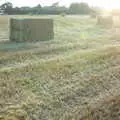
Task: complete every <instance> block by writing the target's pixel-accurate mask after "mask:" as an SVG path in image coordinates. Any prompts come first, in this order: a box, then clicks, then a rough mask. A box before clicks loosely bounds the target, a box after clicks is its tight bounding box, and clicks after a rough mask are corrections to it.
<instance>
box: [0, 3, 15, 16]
mask: <svg viewBox="0 0 120 120" xmlns="http://www.w3.org/2000/svg"><path fill="white" fill-rule="evenodd" d="M0 8H1V10H3V11H4V13H5V14H11V13H12V11H13V4H12V3H10V2H6V3H4V4H2V5H1V6H0Z"/></svg>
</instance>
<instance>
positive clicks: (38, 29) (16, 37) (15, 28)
mask: <svg viewBox="0 0 120 120" xmlns="http://www.w3.org/2000/svg"><path fill="white" fill-rule="evenodd" d="M53 38H54V31H53V20H52V19H27V18H25V19H10V40H11V41H14V42H36V41H44V40H50V39H53Z"/></svg>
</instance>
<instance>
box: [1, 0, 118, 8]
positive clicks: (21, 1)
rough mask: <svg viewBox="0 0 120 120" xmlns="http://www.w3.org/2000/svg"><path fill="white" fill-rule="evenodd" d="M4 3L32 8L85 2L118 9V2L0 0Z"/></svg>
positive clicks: (113, 0)
mask: <svg viewBox="0 0 120 120" xmlns="http://www.w3.org/2000/svg"><path fill="white" fill-rule="evenodd" d="M5 1H10V2H12V3H13V4H14V6H19V7H21V6H31V7H34V6H36V5H38V4H41V5H42V6H46V5H47V6H49V5H51V4H53V3H55V2H59V3H60V5H65V6H69V5H70V4H71V3H72V2H87V3H88V4H89V5H90V6H99V7H104V8H107V9H113V8H120V0H0V4H2V3H3V2H5Z"/></svg>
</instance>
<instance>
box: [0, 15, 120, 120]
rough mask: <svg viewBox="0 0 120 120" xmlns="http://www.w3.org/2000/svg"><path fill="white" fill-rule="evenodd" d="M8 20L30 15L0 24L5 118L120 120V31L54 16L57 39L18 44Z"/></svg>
mask: <svg viewBox="0 0 120 120" xmlns="http://www.w3.org/2000/svg"><path fill="white" fill-rule="evenodd" d="M7 17H26V16H6V18H4V20H3V21H4V24H3V22H1V23H0V41H1V42H0V119H1V120H120V46H119V45H120V35H119V31H120V30H119V29H117V31H116V28H104V27H102V26H99V25H96V20H95V19H92V18H89V17H83V16H66V17H61V16H49V17H51V18H53V19H54V31H55V39H54V40H51V41H42V42H37V43H15V42H10V41H9V40H8V36H9V35H8V29H7V28H8V24H7V23H8V22H7V21H6V22H5V20H6V19H7ZM27 17H41V16H27ZM43 17H45V16H43ZM115 31H116V32H115Z"/></svg>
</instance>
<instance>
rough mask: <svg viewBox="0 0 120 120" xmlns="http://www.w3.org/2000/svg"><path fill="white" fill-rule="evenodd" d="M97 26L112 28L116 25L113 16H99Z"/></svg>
mask: <svg viewBox="0 0 120 120" xmlns="http://www.w3.org/2000/svg"><path fill="white" fill-rule="evenodd" d="M97 24H99V25H103V26H108V27H111V26H113V24H114V21H113V18H112V16H98V17H97Z"/></svg>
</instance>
